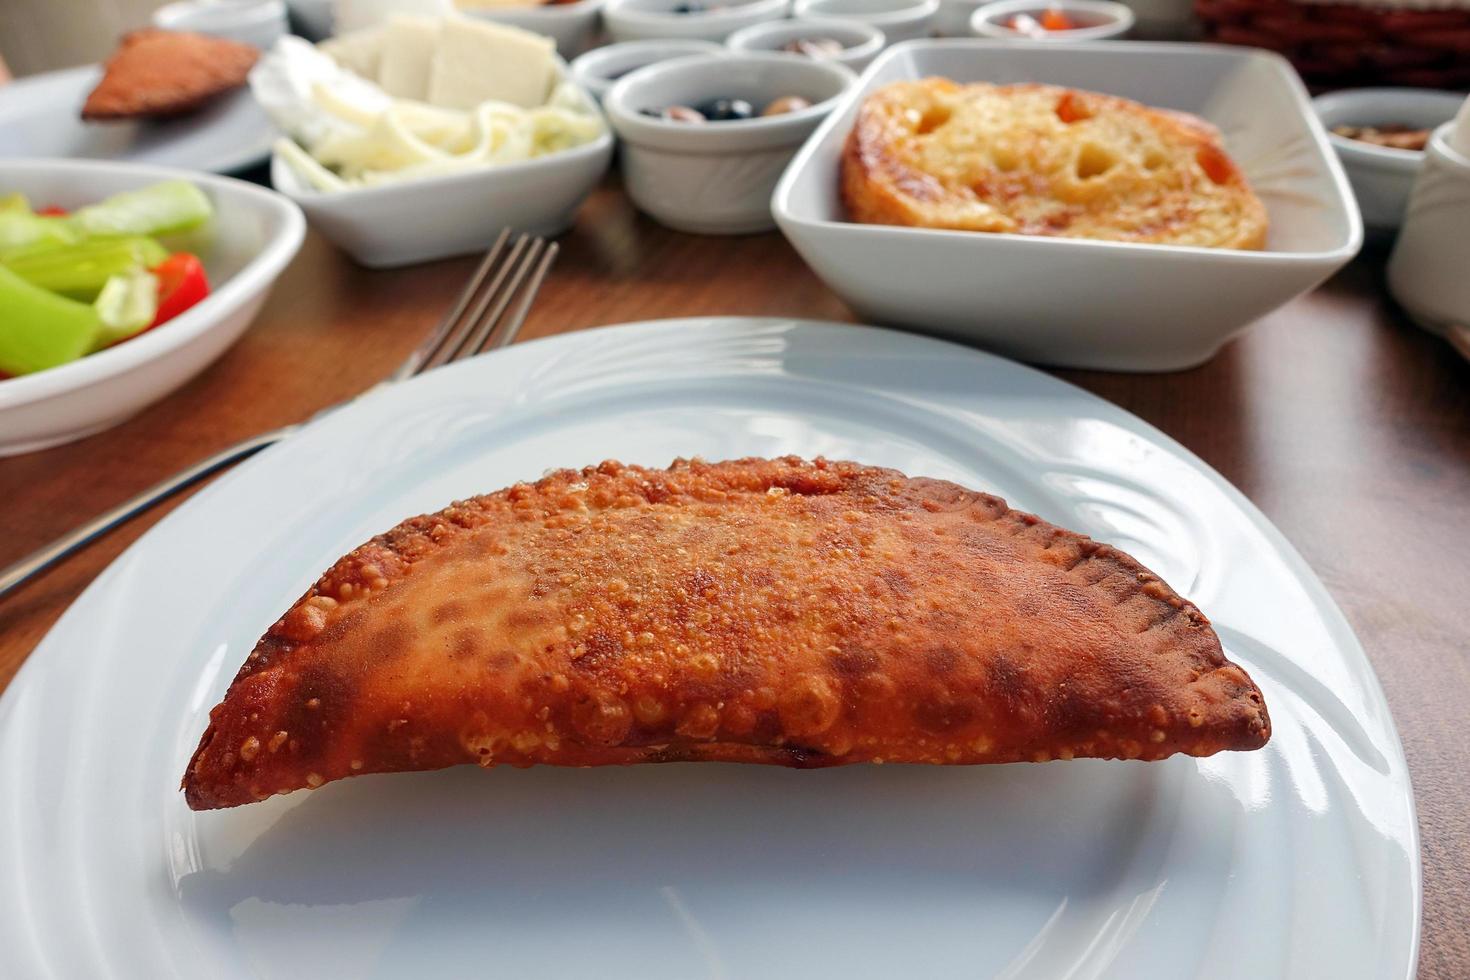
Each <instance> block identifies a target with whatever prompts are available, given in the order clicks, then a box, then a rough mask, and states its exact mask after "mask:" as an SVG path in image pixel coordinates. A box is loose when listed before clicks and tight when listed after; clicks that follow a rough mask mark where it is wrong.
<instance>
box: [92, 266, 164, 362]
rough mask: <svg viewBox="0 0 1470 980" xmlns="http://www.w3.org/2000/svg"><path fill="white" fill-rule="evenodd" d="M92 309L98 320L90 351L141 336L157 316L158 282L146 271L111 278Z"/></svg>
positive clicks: (98, 295)
mask: <svg viewBox="0 0 1470 980" xmlns="http://www.w3.org/2000/svg"><path fill="white" fill-rule="evenodd" d="M92 308H93V309H95V310H96V311H97V315H98V317H100V318H101V320H102V329H101V330H100V331H99V332H98V334H97V337H96V338H95V340H94V341H93V348H92V349H93V350H96V349H98V348H102V347H106V346H108V345H109V344H115V343H117V342H118V341H119V340H126V339H127V338H129V337H131V336H133V335H134V334H138V333H142V332H143V331H144V330H146V329H148V327H149V325H150V324H152V323H153V318H154V317H156V316H157V315H158V279H157V277H156V276H154V275H152V274H151V273H148V272H130V273H126V274H124V275H120V276H113V277H112V278H111V279H108V280H107V284H106V285H105V286H103V287H102V292H100V293H98V294H97V299H96V301H95V302H94V303H93V304H92Z"/></svg>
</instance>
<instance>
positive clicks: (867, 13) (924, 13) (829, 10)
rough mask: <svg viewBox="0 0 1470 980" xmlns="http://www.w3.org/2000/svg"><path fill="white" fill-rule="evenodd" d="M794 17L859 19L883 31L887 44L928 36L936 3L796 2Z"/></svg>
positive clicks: (885, 0)
mask: <svg viewBox="0 0 1470 980" xmlns="http://www.w3.org/2000/svg"><path fill="white" fill-rule="evenodd" d="M795 11H796V16H797V17H802V18H807V17H817V18H824V17H836V18H840V19H842V20H860V21H862V22H863V23H865V24H872V25H873V26H874V27H876V28H878V29H879V30H880V31H882V32H883V37H884V39H885V40H886V41H887V43H889V44H897V43H898V42H900V41H908V40H912V39H914V38H922V37H928V36H929V32H930V29H931V28H933V26H934V20H935V17H936V16H938V14H939V0H796V7H795Z"/></svg>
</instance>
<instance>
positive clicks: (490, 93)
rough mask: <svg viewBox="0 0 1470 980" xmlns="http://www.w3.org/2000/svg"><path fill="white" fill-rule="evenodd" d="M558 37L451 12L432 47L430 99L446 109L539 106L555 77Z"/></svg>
mask: <svg viewBox="0 0 1470 980" xmlns="http://www.w3.org/2000/svg"><path fill="white" fill-rule="evenodd" d="M555 51H556V42H555V41H553V40H552V39H551V38H549V37H542V36H541V35H540V34H532V33H531V32H530V31H523V30H521V29H520V28H519V27H510V26H508V25H505V24H495V23H492V22H490V21H481V20H471V19H469V18H462V17H452V18H449V19H447V20H445V21H444V26H443V29H442V30H441V32H440V34H439V39H438V44H437V46H436V47H435V50H434V58H433V65H432V69H431V71H430V76H429V97H428V101H429V102H431V103H433V104H434V105H437V106H444V107H446V108H450V109H466V110H468V109H473V108H474V107H475V106H477V105H479V104H480V103H482V102H489V101H499V102H509V103H510V104H511V105H515V106H520V107H521V108H523V109H531V108H534V107H536V106H539V105H542V104H544V103H545V102H546V98H547V96H548V95H550V94H551V87H552V83H553V82H554V81H555V80H556V60H555Z"/></svg>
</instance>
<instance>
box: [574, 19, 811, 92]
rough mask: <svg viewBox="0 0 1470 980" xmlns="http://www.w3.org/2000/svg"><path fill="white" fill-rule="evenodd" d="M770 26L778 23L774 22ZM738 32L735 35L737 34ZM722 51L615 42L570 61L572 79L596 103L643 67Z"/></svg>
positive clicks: (678, 43)
mask: <svg viewBox="0 0 1470 980" xmlns="http://www.w3.org/2000/svg"><path fill="white" fill-rule="evenodd" d="M773 23H782V22H781V21H774V22H773ZM737 33H738V32H737ZM724 50H725V49H724V48H723V47H721V46H720V45H719V44H717V43H716V42H714V41H700V40H679V39H674V38H671V39H668V40H664V39H658V38H655V39H652V40H648V41H619V42H618V43H616V44H604V45H602V46H601V47H598V48H593V49H592V50H591V51H588V52H587V53H586V54H584V55H582V56H581V57H579V58H577V59H576V60H575V61H573V62H572V66H571V71H572V79H573V80H574V81H575V82H577V84H579V85H581V86H582V87H583V88H585V89H586V90H587V91H588V92H590V93H591V94H592V97H593V98H595V99H597V101H598V102H601V101H602V97H603V96H604V95H606V94H607V90H608V89H610V88H612V86H613V82H616V81H617V80H618V79H620V78H622V77H623V76H624V75H628V74H631V73H633V72H635V71H637V70H638V69H639V68H642V67H644V66H646V65H652V64H656V63H658V62H660V61H670V60H672V59H674V58H684V57H688V56H689V55H691V54H721V53H723V52H724Z"/></svg>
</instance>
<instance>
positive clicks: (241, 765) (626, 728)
mask: <svg viewBox="0 0 1470 980" xmlns="http://www.w3.org/2000/svg"><path fill="white" fill-rule="evenodd" d="M1269 736H1270V722H1269V720H1268V718H1267V714H1266V708H1265V705H1264V704H1263V702H1262V698H1261V693H1260V691H1259V690H1258V689H1257V687H1256V686H1255V684H1254V683H1252V682H1251V679H1250V678H1249V677H1248V676H1246V673H1245V672H1244V671H1243V670H1241V669H1240V668H1239V667H1237V666H1236V665H1234V664H1232V663H1230V662H1229V661H1227V660H1226V659H1225V657H1224V655H1223V653H1222V652H1221V649H1220V642H1219V640H1218V638H1217V637H1216V636H1215V633H1214V631H1213V630H1212V629H1211V628H1210V625H1209V621H1208V620H1206V619H1205V617H1204V616H1203V615H1202V614H1201V613H1200V612H1199V610H1198V609H1196V608H1195V607H1194V606H1193V605H1191V604H1190V603H1189V602H1187V601H1185V600H1184V599H1182V598H1180V597H1179V596H1178V595H1176V594H1175V593H1174V592H1173V591H1171V590H1170V589H1169V587H1168V586H1167V585H1165V584H1164V583H1163V582H1162V581H1160V580H1159V579H1158V578H1157V577H1155V576H1154V575H1152V574H1151V573H1150V572H1148V571H1147V570H1146V569H1145V568H1143V567H1142V566H1141V565H1139V564H1138V562H1136V561H1134V560H1133V559H1132V558H1130V557H1128V556H1127V555H1125V554H1123V553H1122V552H1120V551H1118V550H1117V549H1115V548H1112V547H1109V546H1108V545H1104V544H1099V543H1097V542H1094V541H1092V540H1090V539H1088V538H1086V537H1083V536H1081V535H1078V534H1074V533H1072V532H1070V531H1065V530H1062V529H1061V528H1058V527H1054V526H1053V525H1051V524H1048V523H1046V522H1045V521H1042V520H1040V519H1039V518H1037V517H1034V516H1032V515H1030V514H1025V513H1021V512H1019V511H1014V510H1010V509H1008V508H1007V507H1006V505H1005V502H1004V501H1002V500H1000V499H999V498H997V497H992V496H989V495H987V494H983V493H977V492H974V491H971V490H967V489H964V488H963V487H960V486H957V485H955V484H953V483H947V482H944V481H942V480H932V479H922V478H918V479H910V478H908V477H905V476H904V475H903V474H901V473H898V472H896V471H894V470H888V469H878V468H874V467H869V466H862V465H859V464H856V463H839V462H828V461H825V460H817V461H815V462H806V461H803V460H800V459H796V458H792V457H788V458H784V459H775V460H766V459H744V460H736V461H732V462H725V463H713V464H711V463H704V462H700V461H697V460H696V461H693V462H688V461H677V462H675V463H674V464H673V466H671V467H670V468H669V469H667V470H652V469H643V468H639V467H633V466H623V465H620V464H618V463H612V462H608V463H603V464H602V465H600V466H597V467H590V468H587V469H584V470H581V471H576V470H563V471H560V472H557V473H554V474H552V475H550V476H547V477H546V478H544V479H542V480H540V481H538V482H536V483H534V484H517V485H516V486H513V487H510V488H508V489H506V490H501V491H500V492H498V493H493V494H490V495H488V496H483V497H476V498H473V499H471V500H466V501H462V502H459V503H455V504H453V505H452V506H450V507H448V508H446V509H445V510H443V511H440V512H439V513H437V514H431V515H426V516H422V517H415V518H412V519H411V520H408V521H405V522H403V523H402V524H400V525H398V526H397V527H396V528H394V529H393V530H391V531H389V532H388V533H386V534H383V535H380V536H378V537H376V538H374V539H373V540H372V541H370V542H368V543H367V544H365V545H363V546H362V547H360V548H358V549H357V550H356V551H353V552H352V553H351V554H349V555H347V556H346V557H344V558H342V559H341V560H340V561H338V562H337V563H336V564H335V565H333V566H332V568H331V569H329V570H328V571H327V573H326V574H325V575H323V576H322V578H321V579H320V581H318V582H317V583H316V585H315V586H313V587H312V588H311V590H310V591H309V592H308V593H307V594H306V595H305V596H303V597H302V598H301V600H300V601H298V602H297V603H296V604H295V605H294V606H292V607H291V609H290V610H289V611H288V612H287V613H286V614H285V615H284V616H283V617H281V619H280V620H279V621H278V622H277V623H276V624H275V625H274V626H272V627H271V628H270V630H269V631H268V632H267V633H266V635H265V636H264V637H263V638H262V639H261V641H260V643H259V644H258V645H257V646H256V648H255V650H254V652H252V653H251V654H250V656H249V657H248V658H247V660H246V662H245V664H244V666H243V667H242V668H241V669H240V673H239V675H238V676H237V677H236V678H235V680H234V682H233V683H232V684H231V686H230V689H229V692H228V693H227V694H226V696H225V699H224V702H223V703H222V704H220V705H219V706H218V707H216V708H215V709H214V710H213V711H212V712H211V713H210V724H209V727H208V730H207V731H205V733H204V736H203V738H202V739H201V741H200V744H199V747H198V749H197V751H196V752H195V754H194V757H193V759H192V760H191V761H190V763H189V766H188V769H187V771H186V773H185V775H184V780H183V787H184V791H185V794H186V798H187V800H188V803H189V805H190V806H191V807H193V808H194V809H200V810H202V809H212V808H217V807H229V806H236V805H239V804H242V803H249V802H251V801H253V800H261V799H265V798H266V797H268V796H271V795H273V794H277V793H289V792H291V791H293V790H297V789H301V788H303V787H316V786H320V785H321V784H323V783H325V782H330V781H331V780H334V779H341V778H343V777H345V776H354V775H359V774H363V773H373V772H396V771H407V770H423V769H437V768H441V767H444V766H452V765H456V764H459V763H478V764H480V765H483V766H489V765H494V764H498V763H509V764H511V765H531V764H535V763H550V764H556V765H571V766H588V765H607V764H620V763H634V762H669V761H686V760H715V761H729V762H762V763H770V764H775V765H784V766H799V767H814V766H829V765H841V764H845V763H855V762H879V761H886V762H924V763H987V762H1012V761H1018V760H1032V761H1044V760H1049V759H1071V758H1077V757H1087V756H1092V757H1103V758H1124V759H1162V758H1165V757H1166V756H1169V755H1173V754H1175V753H1179V752H1183V753H1188V754H1191V755H1198V756H1205V755H1210V754H1212V753H1214V752H1219V751H1221V750H1224V749H1255V748H1259V747H1260V746H1262V745H1263V744H1265V742H1266V740H1267V738H1269Z"/></svg>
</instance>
